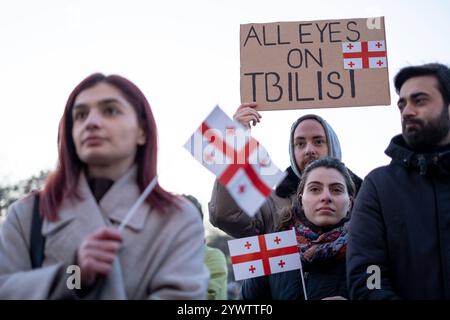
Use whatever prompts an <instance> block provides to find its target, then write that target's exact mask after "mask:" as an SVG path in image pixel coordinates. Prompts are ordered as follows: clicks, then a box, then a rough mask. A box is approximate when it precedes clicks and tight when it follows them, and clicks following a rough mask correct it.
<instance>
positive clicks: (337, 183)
mask: <svg viewBox="0 0 450 320" xmlns="http://www.w3.org/2000/svg"><path fill="white" fill-rule="evenodd" d="M310 184H320V185H321V186H323V183H322V182H320V181H311V182H308V183H307V184H306V185H308V186H309V185H310ZM330 186H332V187H335V186H342V187H344V186H345V185H344V184H343V183H341V182H333V183H330Z"/></svg>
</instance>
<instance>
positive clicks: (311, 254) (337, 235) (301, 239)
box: [295, 223, 348, 263]
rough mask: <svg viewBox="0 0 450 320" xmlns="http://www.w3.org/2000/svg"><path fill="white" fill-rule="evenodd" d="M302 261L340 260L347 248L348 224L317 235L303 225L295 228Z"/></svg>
mask: <svg viewBox="0 0 450 320" xmlns="http://www.w3.org/2000/svg"><path fill="white" fill-rule="evenodd" d="M295 234H296V236H297V244H298V248H299V251H300V256H301V259H302V261H304V262H307V263H317V262H323V261H327V260H330V259H340V258H343V257H344V256H345V251H346V248H347V238H348V233H347V224H344V225H341V226H338V227H336V228H335V229H332V230H330V231H328V232H324V233H316V232H314V231H312V230H311V229H310V228H308V227H307V226H305V225H304V224H302V223H298V224H297V226H296V227H295Z"/></svg>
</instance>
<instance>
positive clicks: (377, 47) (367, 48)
mask: <svg viewBox="0 0 450 320" xmlns="http://www.w3.org/2000/svg"><path fill="white" fill-rule="evenodd" d="M342 56H343V58H344V69H379V68H387V52H386V44H385V42H384V40H376V41H361V42H342Z"/></svg>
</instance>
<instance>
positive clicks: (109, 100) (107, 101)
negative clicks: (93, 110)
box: [72, 98, 122, 111]
mask: <svg viewBox="0 0 450 320" xmlns="http://www.w3.org/2000/svg"><path fill="white" fill-rule="evenodd" d="M110 103H117V104H119V105H122V104H121V103H120V101H119V100H117V99H114V98H109V99H104V100H100V101H99V102H98V104H99V105H107V104H110ZM78 108H87V104H86V103H79V104H76V105H74V106H73V108H72V111H73V110H75V109H78Z"/></svg>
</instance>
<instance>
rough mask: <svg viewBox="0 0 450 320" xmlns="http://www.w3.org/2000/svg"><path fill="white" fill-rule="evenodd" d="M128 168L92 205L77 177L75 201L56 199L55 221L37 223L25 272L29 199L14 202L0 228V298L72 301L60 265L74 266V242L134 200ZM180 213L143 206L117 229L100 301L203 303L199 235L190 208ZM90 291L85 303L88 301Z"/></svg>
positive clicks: (112, 220)
mask: <svg viewBox="0 0 450 320" xmlns="http://www.w3.org/2000/svg"><path fill="white" fill-rule="evenodd" d="M135 175H136V169H135V168H132V169H131V170H130V171H129V172H128V173H126V174H125V175H124V176H123V177H122V178H121V179H120V180H118V181H116V182H115V183H114V185H113V186H112V187H111V188H110V189H109V190H108V192H107V193H106V194H105V195H104V196H103V198H102V199H101V201H100V203H99V204H97V202H96V200H95V198H94V197H93V195H92V193H91V191H90V188H89V186H88V184H87V181H86V178H85V176H84V174H82V175H81V176H80V182H79V186H78V188H79V192H80V194H81V195H82V198H83V200H81V201H78V200H77V201H69V200H64V201H63V203H62V206H61V209H60V210H59V217H60V219H59V220H58V221H57V222H48V221H47V220H45V221H44V223H43V226H42V232H43V234H44V236H45V237H46V243H45V260H44V263H43V267H42V268H39V269H35V270H32V269H31V263H30V257H29V242H30V225H31V217H32V208H33V203H34V197H31V196H29V197H26V198H24V199H22V200H20V201H17V202H15V203H14V204H13V205H12V206H11V207H10V209H9V212H8V215H7V218H6V220H5V222H4V223H3V224H2V226H1V230H0V299H72V298H77V297H78V295H77V294H76V293H75V290H70V289H68V287H67V279H68V277H69V276H71V275H72V274H73V272H72V273H67V267H68V266H69V265H73V264H75V257H76V251H77V249H78V247H79V246H80V244H81V242H82V240H83V239H84V238H85V237H86V236H87V235H89V234H91V233H92V232H94V231H96V230H97V229H98V228H100V227H102V226H111V225H112V226H118V225H119V224H120V222H121V221H122V220H123V219H124V217H125V214H126V213H127V211H128V210H129V209H130V208H131V207H132V205H133V204H134V202H135V201H136V200H137V198H138V197H139V190H138V187H137V184H136V183H135V181H136V180H135ZM180 204H181V207H182V208H181V210H176V211H172V212H169V213H166V214H160V213H159V212H157V211H156V210H151V208H150V207H149V206H148V205H147V204H146V203H145V204H143V205H141V207H140V208H139V209H138V211H137V212H136V214H135V215H134V217H133V218H132V219H131V220H130V221H129V222H128V223H127V225H126V228H125V229H124V231H123V234H122V236H123V246H122V248H121V250H120V252H119V256H118V257H119V258H118V259H117V260H116V261H115V264H114V268H113V271H112V272H111V274H110V275H109V276H108V278H107V280H106V281H105V283H104V286H103V290H102V291H101V296H100V298H102V299H205V298H206V291H207V283H208V276H209V274H208V271H207V269H206V267H205V266H204V263H203V259H204V256H203V255H204V253H203V239H204V230H203V225H202V223H201V220H200V219H199V215H198V212H197V211H196V209H195V208H194V207H193V206H192V205H191V204H190V203H188V201H185V200H180ZM94 295H95V289H94V290H91V292H90V293H89V294H88V295H87V296H86V297H85V298H88V299H89V298H94V297H95V296H94Z"/></svg>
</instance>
